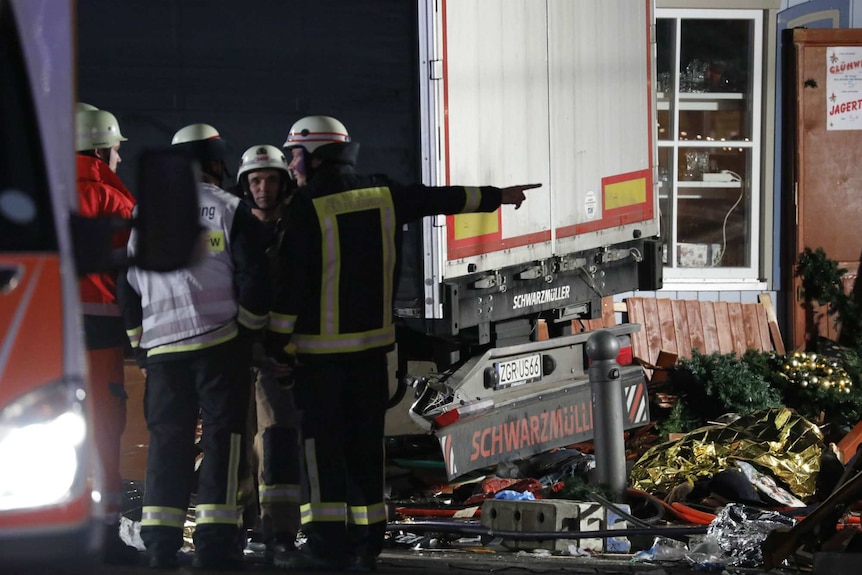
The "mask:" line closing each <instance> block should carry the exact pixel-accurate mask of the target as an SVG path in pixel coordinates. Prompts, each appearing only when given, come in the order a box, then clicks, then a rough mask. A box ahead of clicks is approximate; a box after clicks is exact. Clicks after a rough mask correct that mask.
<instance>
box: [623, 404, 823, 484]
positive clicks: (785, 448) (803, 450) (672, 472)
mask: <svg viewBox="0 0 862 575" xmlns="http://www.w3.org/2000/svg"><path fill="white" fill-rule="evenodd" d="M822 447H823V434H822V433H821V432H820V429H818V427H817V426H816V425H815V424H813V423H811V422H810V421H808V420H807V419H805V418H804V417H802V416H800V415H798V414H796V413H795V412H793V411H792V410H790V409H786V408H781V409H769V410H764V411H757V412H755V413H752V414H750V415H746V416H743V417H740V418H739V419H737V420H736V421H734V422H732V423H729V424H716V425H710V426H707V427H701V428H699V429H696V430H694V431H691V432H689V433H687V434H686V435H685V436H683V437H682V438H681V439H679V440H677V441H670V442H666V443H663V444H660V445H656V446H654V447H652V448H650V449H649V450H648V451H647V452H646V453H644V454H643V456H641V458H640V459H639V460H638V461H637V462H636V463H635V465H634V467H633V468H632V471H631V474H630V479H631V485H632V487H634V488H636V489H641V490H643V491H646V492H648V493H652V494H654V495H659V496H663V495H665V494H667V493H668V492H669V491H670V490H671V489H673V488H674V487H675V486H676V485H678V484H680V483H684V482H686V481H689V480H690V481H699V480H702V479H708V478H710V477H712V476H713V475H715V474H717V473H718V472H720V471H724V470H725V469H731V468H734V467H735V466H734V465H733V460H734V459H739V460H742V461H748V462H750V463H753V464H755V466H757V467H759V468H760V469H761V470H769V471H770V472H771V473H772V474H773V475H774V476H775V477H776V479H779V480H780V481H782V482H783V483H784V484H785V485H786V486H787V488H788V489H789V490H790V491H791V492H792V493H793V494H794V495H796V496H797V497H799V498H800V499H805V498H806V497H809V496H811V495H813V494H814V489H815V485H814V483H815V480H816V477H817V472H818V471H820V453H821V450H822Z"/></svg>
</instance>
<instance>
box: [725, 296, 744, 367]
mask: <svg viewBox="0 0 862 575" xmlns="http://www.w3.org/2000/svg"><path fill="white" fill-rule="evenodd" d="M727 316H728V318H729V319H730V321H729V322H728V325H729V327H730V337H731V340H732V342H733V353H735V354H737V355H742V354H743V353H745V349H746V347H747V344H746V341H745V322H744V321H743V319H742V304H741V303H739V302H735V301H734V302H728V303H727Z"/></svg>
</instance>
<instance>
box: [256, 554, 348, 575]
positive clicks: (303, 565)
mask: <svg viewBox="0 0 862 575" xmlns="http://www.w3.org/2000/svg"><path fill="white" fill-rule="evenodd" d="M272 562H273V563H274V564H275V566H276V567H278V568H280V569H285V570H286V571H296V572H301V573H305V572H321V571H323V572H326V571H342V570H343V569H345V568H346V566H347V565H346V562H345V561H343V560H341V561H339V560H338V559H335V558H327V557H319V556H317V555H313V554H312V553H310V552H309V551H308V550H307V549H300V550H293V551H283V552H281V553H276V554H275V557H273V560H272Z"/></svg>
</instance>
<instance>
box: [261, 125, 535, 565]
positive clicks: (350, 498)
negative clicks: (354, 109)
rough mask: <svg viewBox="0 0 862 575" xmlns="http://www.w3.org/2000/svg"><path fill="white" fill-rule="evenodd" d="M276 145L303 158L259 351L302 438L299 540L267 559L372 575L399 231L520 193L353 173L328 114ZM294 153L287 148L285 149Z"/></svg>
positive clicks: (381, 530)
mask: <svg viewBox="0 0 862 575" xmlns="http://www.w3.org/2000/svg"><path fill="white" fill-rule="evenodd" d="M285 147H286V148H288V149H289V150H290V151H291V153H292V155H293V156H294V158H296V157H300V156H304V158H303V164H304V165H305V169H306V170H307V172H308V183H307V185H306V186H305V187H302V188H300V189H299V190H298V191H297V193H296V194H295V196H294V200H293V204H292V206H291V211H290V221H289V223H288V225H287V229H286V237H285V240H284V241H283V242H282V244H281V251H280V260H279V265H280V270H279V278H278V280H277V287H276V293H275V299H274V302H273V309H272V312H271V314H270V322H269V325H268V330H269V333H268V336H269V340H268V349H269V352H270V354H272V355H273V357H275V358H276V359H277V360H279V361H282V362H286V363H287V362H290V361H291V360H290V357H289V355H288V354H287V353H286V348H285V346H286V345H288V344H291V347H294V346H295V350H296V359H295V367H294V373H293V376H294V380H295V384H294V387H293V390H294V396H295V399H296V403H297V406H298V407H299V409H300V414H301V432H302V438H303V478H302V504H301V506H300V516H301V522H302V530H303V533H304V534H305V535H306V536H307V545H306V546H305V547H304V548H303V549H302V550H300V551H299V552H294V553H284V554H279V555H276V557H275V564H276V565H277V566H279V567H282V568H285V569H288V570H291V571H305V570H308V571H321V570H338V569H348V570H352V571H371V570H374V569H375V566H376V558H377V556H378V555H379V554H380V552H381V550H382V546H383V538H384V534H385V529H386V509H385V506H384V501H383V489H384V446H383V440H384V418H385V413H386V404H387V402H388V399H389V398H388V395H389V373H388V369H387V366H386V354H387V352H388V351H389V350H391V349H392V348H393V345H394V343H395V328H394V325H393V296H394V293H395V278H397V277H398V267H399V256H400V251H401V230H402V227H403V225H404V224H405V223H406V222H410V221H412V220H416V219H419V218H422V217H423V216H428V215H434V214H457V213H466V212H490V211H494V210H496V209H497V208H498V207H500V204H501V203H505V204H514V205H515V206H520V204H521V202H522V201H523V200H524V197H525V196H524V190H526V189H530V188H534V187H538V186H539V185H540V184H534V185H526V186H514V187H509V188H502V189H501V188H494V187H461V186H447V187H434V188H432V187H426V186H423V185H418V184H417V185H399V184H397V183H395V182H393V181H391V180H390V179H389V178H387V177H386V176H382V175H378V176H364V175H359V174H357V173H356V172H355V170H354V165H355V163H356V158H357V155H358V148H359V144H358V143H355V142H351V141H350V137H349V135H348V133H347V130H346V128H345V127H344V125H343V124H342V123H341V122H339V121H338V120H336V119H335V118H331V117H327V116H309V117H306V118H303V119H301V120H299V121H298V122H296V123H295V124H294V125H293V127H292V128H291V130H290V134H289V135H288V138H287V142H286V144H285ZM293 147H296V149H295V150H291V148H293Z"/></svg>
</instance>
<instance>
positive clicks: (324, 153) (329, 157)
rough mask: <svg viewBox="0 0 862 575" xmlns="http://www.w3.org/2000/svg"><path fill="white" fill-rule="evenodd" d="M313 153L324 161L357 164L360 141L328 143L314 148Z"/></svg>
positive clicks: (349, 164)
mask: <svg viewBox="0 0 862 575" xmlns="http://www.w3.org/2000/svg"><path fill="white" fill-rule="evenodd" d="M313 155H314V157H316V158H320V159H321V160H323V161H324V163H328V164H347V165H348V166H355V165H356V160H357V159H358V158H359V142H347V143H343V144H342V143H335V144H326V145H325V146H320V147H319V148H317V149H316V150H314V154H313Z"/></svg>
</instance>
